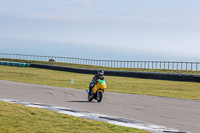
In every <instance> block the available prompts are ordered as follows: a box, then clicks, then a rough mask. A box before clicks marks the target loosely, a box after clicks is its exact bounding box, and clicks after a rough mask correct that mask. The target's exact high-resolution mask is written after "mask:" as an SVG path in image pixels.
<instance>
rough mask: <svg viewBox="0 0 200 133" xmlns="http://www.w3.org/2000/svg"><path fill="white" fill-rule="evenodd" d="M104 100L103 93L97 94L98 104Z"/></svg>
mask: <svg viewBox="0 0 200 133" xmlns="http://www.w3.org/2000/svg"><path fill="white" fill-rule="evenodd" d="M102 98H103V93H102V92H101V91H100V92H97V102H101V100H102Z"/></svg>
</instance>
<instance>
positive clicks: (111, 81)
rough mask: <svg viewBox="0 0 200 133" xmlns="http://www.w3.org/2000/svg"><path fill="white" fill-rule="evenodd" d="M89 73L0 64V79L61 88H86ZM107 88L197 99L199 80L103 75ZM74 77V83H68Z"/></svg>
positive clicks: (130, 92)
mask: <svg viewBox="0 0 200 133" xmlns="http://www.w3.org/2000/svg"><path fill="white" fill-rule="evenodd" d="M92 78H93V75H89V74H77V73H70V72H62V71H53V70H46V69H37V68H30V67H27V68H21V67H11V66H0V79H2V80H10V81H17V82H25V83H32V84H40V85H48V86H57V87H65V88H77V89H86V88H88V86H89V82H90V81H91V80H92ZM105 78H106V83H107V89H106V91H109V92H118V93H129V94H139V95H151V96H162V97H172V98H182V99H194V100H200V84H199V83H194V82H177V81H165V80H151V79H139V78H128V77H114V76H105ZM71 79H74V81H75V83H74V84H70V80H71Z"/></svg>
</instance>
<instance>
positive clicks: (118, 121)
mask: <svg viewBox="0 0 200 133" xmlns="http://www.w3.org/2000/svg"><path fill="white" fill-rule="evenodd" d="M0 101H4V102H9V103H17V104H21V105H24V106H28V107H35V108H42V109H46V110H51V111H55V112H58V113H62V114H67V115H71V116H75V117H81V118H86V119H90V120H95V121H103V122H107V123H110V124H115V125H119V126H125V127H132V128H137V129H143V130H146V131H150V132H153V133H189V132H181V131H179V130H176V129H172V128H166V127H164V126H158V125H153V124H150V123H146V122H141V121H135V120H128V119H123V118H118V117H113V116H107V115H103V114H97V113H91V112H86V111H81V110H76V109H71V108H65V107H57V106H53V105H46V104H41V103H32V102H22V101H18V100H13V99H0Z"/></svg>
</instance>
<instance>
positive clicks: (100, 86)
mask: <svg viewBox="0 0 200 133" xmlns="http://www.w3.org/2000/svg"><path fill="white" fill-rule="evenodd" d="M105 89H106V82H105V81H104V80H100V79H99V80H98V82H97V84H95V85H94V87H93V88H92V92H91V95H89V90H88V89H86V91H87V93H88V101H89V102H91V101H92V100H93V99H96V100H97V102H101V100H102V98H103V93H104V91H105Z"/></svg>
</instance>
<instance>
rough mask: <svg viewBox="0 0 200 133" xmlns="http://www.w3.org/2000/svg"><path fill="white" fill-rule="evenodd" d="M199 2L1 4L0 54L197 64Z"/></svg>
mask: <svg viewBox="0 0 200 133" xmlns="http://www.w3.org/2000/svg"><path fill="white" fill-rule="evenodd" d="M199 9H200V1H199V0H190V1H189V0H112V1H111V0H0V53H16V54H31V55H50V56H64V57H80V58H90V59H114V60H133V61H134V60H143V61H145V60H156V61H160V60H164V61H199V62H200V52H199V50H200V10H199Z"/></svg>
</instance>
